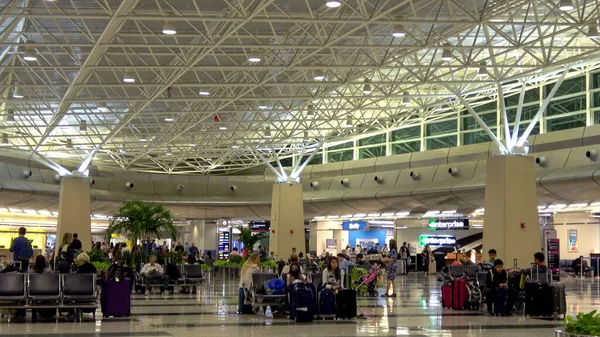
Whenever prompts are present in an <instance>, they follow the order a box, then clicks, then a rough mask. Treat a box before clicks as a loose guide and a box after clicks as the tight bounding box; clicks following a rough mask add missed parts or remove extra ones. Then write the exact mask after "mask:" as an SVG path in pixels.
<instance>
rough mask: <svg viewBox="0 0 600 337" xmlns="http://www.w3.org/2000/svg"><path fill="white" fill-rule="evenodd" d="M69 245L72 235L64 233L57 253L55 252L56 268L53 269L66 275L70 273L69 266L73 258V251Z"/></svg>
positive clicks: (71, 241)
mask: <svg viewBox="0 0 600 337" xmlns="http://www.w3.org/2000/svg"><path fill="white" fill-rule="evenodd" d="M71 243H73V234H71V233H65V234H64V235H63V239H62V243H61V244H60V247H59V249H58V251H56V254H55V255H57V257H56V261H57V262H56V263H54V265H55V266H56V267H55V269H56V270H57V271H58V272H59V273H61V274H67V273H70V272H71V264H72V263H73V261H74V259H75V257H74V256H73V250H72V249H71Z"/></svg>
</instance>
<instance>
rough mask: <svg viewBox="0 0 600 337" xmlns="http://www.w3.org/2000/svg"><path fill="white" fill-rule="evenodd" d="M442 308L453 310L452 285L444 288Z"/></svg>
mask: <svg viewBox="0 0 600 337" xmlns="http://www.w3.org/2000/svg"><path fill="white" fill-rule="evenodd" d="M442 307H443V308H452V285H443V286H442Z"/></svg>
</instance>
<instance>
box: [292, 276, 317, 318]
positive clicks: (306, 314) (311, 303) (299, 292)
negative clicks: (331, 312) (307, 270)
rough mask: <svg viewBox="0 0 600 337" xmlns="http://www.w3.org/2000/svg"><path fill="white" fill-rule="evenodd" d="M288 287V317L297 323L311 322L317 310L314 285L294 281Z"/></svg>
mask: <svg viewBox="0 0 600 337" xmlns="http://www.w3.org/2000/svg"><path fill="white" fill-rule="evenodd" d="M311 286H312V287H311ZM290 288H291V289H290V318H291V319H293V320H295V321H296V322H298V323H301V322H312V321H313V318H314V314H315V313H316V312H317V310H316V308H315V304H316V300H315V292H314V289H313V288H314V285H313V284H310V285H308V284H304V283H295V284H293V285H291V286H290Z"/></svg>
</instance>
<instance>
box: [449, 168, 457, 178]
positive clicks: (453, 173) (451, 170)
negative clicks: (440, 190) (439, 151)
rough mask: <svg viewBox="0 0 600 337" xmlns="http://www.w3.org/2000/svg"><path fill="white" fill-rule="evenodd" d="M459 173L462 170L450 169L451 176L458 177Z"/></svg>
mask: <svg viewBox="0 0 600 337" xmlns="http://www.w3.org/2000/svg"><path fill="white" fill-rule="evenodd" d="M459 172H460V170H459V169H458V167H450V168H448V174H450V175H453V176H457V175H458V173H459Z"/></svg>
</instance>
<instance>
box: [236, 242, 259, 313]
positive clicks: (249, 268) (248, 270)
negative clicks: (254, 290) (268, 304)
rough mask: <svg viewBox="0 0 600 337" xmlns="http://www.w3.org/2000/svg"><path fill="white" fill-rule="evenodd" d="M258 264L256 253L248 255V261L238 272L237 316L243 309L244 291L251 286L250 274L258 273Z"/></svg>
mask: <svg viewBox="0 0 600 337" xmlns="http://www.w3.org/2000/svg"><path fill="white" fill-rule="evenodd" d="M259 262H260V256H258V254H256V253H252V254H250V257H249V258H248V261H246V263H244V265H243V266H242V271H241V272H240V284H239V296H238V314H241V313H242V311H243V308H244V297H245V293H244V289H248V288H250V285H251V284H252V274H254V273H260V268H259V267H258V264H259Z"/></svg>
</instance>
